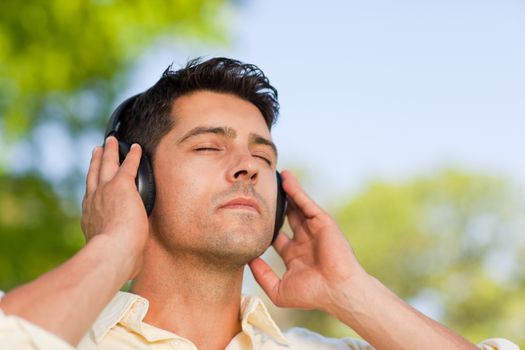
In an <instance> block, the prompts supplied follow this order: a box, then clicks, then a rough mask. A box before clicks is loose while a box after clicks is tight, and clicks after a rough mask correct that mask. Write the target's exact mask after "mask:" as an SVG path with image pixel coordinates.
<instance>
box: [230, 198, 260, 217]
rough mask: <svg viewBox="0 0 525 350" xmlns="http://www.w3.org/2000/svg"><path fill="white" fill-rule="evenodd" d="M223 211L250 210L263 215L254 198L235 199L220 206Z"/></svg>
mask: <svg viewBox="0 0 525 350" xmlns="http://www.w3.org/2000/svg"><path fill="white" fill-rule="evenodd" d="M220 208H221V209H239V210H248V211H253V212H256V213H259V214H260V213H261V210H260V207H259V204H258V203H257V201H256V200H255V199H253V198H249V197H237V198H233V199H231V200H229V201H227V202H226V203H224V204H223V205H221V206H220Z"/></svg>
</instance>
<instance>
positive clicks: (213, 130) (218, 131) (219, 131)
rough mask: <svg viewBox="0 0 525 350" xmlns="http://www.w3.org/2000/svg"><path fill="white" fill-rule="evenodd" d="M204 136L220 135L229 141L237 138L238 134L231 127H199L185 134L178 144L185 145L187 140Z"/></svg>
mask: <svg viewBox="0 0 525 350" xmlns="http://www.w3.org/2000/svg"><path fill="white" fill-rule="evenodd" d="M202 134H214V135H220V136H224V137H227V138H229V139H234V138H235V137H237V132H236V131H235V130H234V129H232V128H229V127H209V126H198V127H196V128H193V129H191V130H190V131H188V132H187V133H185V134H184V136H182V137H181V138H180V140H179V142H178V143H183V142H184V141H186V140H187V139H189V138H191V137H194V136H198V135H202Z"/></svg>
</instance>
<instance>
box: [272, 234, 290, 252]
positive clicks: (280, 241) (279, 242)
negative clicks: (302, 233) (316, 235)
mask: <svg viewBox="0 0 525 350" xmlns="http://www.w3.org/2000/svg"><path fill="white" fill-rule="evenodd" d="M290 241H291V239H290V237H288V236H287V235H286V234H285V233H284V232H279V234H278V235H277V237H275V240H274V241H273V249H275V251H276V252H277V254H279V255H280V256H281V257H282V256H283V252H284V249H285V248H286V246H287V245H288V243H290Z"/></svg>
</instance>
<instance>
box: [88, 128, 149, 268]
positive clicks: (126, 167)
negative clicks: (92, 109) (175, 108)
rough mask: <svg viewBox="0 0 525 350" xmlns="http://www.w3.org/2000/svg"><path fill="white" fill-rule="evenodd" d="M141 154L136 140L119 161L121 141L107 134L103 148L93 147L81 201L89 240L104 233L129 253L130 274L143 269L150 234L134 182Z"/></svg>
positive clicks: (114, 243)
mask: <svg viewBox="0 0 525 350" xmlns="http://www.w3.org/2000/svg"><path fill="white" fill-rule="evenodd" d="M141 155H142V150H141V147H140V146H139V145H138V144H133V145H132V146H131V150H130V151H129V153H128V154H127V156H126V158H125V160H124V161H123V162H122V165H120V164H119V154H118V141H117V139H116V138H115V137H113V136H110V137H108V138H107V140H106V144H105V147H104V148H102V147H100V146H99V147H96V148H95V149H94V151H93V155H92V158H91V163H90V165H89V170H88V174H87V178H86V193H85V195H84V199H83V201H82V219H81V227H82V231H83V232H84V236H85V237H86V241H87V242H89V241H90V240H91V239H93V238H94V237H96V236H99V235H105V236H107V238H106V239H107V241H109V242H111V243H112V245H113V246H115V247H116V249H118V251H119V252H120V253H122V254H129V257H130V258H131V259H132V260H134V263H133V264H132V265H133V266H132V269H131V275H130V276H129V278H133V277H134V276H135V275H136V274H137V272H138V271H139V269H140V264H141V256H142V251H143V249H144V245H145V242H146V239H147V237H148V216H147V214H146V209H145V207H144V204H143V202H142V199H141V197H140V194H139V192H138V190H137V186H136V184H135V177H136V175H137V169H138V166H139V164H140V158H141Z"/></svg>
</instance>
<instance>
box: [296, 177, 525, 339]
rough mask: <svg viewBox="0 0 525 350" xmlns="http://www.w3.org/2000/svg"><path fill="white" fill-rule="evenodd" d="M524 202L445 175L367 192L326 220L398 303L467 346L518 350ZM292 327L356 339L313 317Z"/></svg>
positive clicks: (494, 185) (523, 300) (501, 189)
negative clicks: (503, 344)
mask: <svg viewBox="0 0 525 350" xmlns="http://www.w3.org/2000/svg"><path fill="white" fill-rule="evenodd" d="M520 194H521V197H520ZM523 198H524V196H523V193H521V192H520V191H517V190H516V189H514V188H513V187H512V186H511V185H510V184H509V183H507V182H505V181H504V180H503V179H499V178H494V177H489V176H484V175H479V174H478V175H476V174H468V173H463V172H458V171H451V170H449V171H443V172H441V173H439V174H435V175H433V176H429V177H421V178H416V179H413V180H411V181H407V182H405V183H399V184H396V183H386V182H374V183H371V184H369V185H368V186H367V187H366V188H365V189H364V190H363V191H362V192H360V193H359V194H358V195H357V196H356V197H355V198H352V199H350V200H348V201H347V204H346V205H344V206H342V208H340V209H338V210H336V211H335V212H336V218H337V221H338V223H339V224H340V226H341V229H342V230H343V232H345V234H346V235H347V238H348V240H349V241H350V243H351V244H352V246H353V248H354V250H355V252H356V254H357V257H358V259H359V260H360V262H361V263H362V264H363V266H364V267H365V269H366V270H367V271H368V272H369V273H370V274H372V275H373V276H375V277H377V278H378V279H379V280H381V281H382V282H383V283H385V284H386V285H387V286H388V287H389V288H391V289H392V290H393V291H394V292H395V293H396V294H398V295H399V296H401V297H402V298H403V299H405V300H407V301H409V302H411V303H412V304H413V305H414V306H416V307H420V308H422V309H423V311H426V312H427V313H430V315H431V316H432V317H434V318H437V319H438V320H440V321H441V322H443V323H444V324H445V325H447V326H449V327H450V328H452V329H454V330H455V331H457V332H459V333H460V334H462V335H463V336H465V337H467V338H468V339H470V340H471V341H473V342H479V341H481V340H483V339H486V338H490V337H506V338H507V339H510V340H512V341H514V342H517V343H521V345H525V333H524V332H523V325H525V313H524V312H523V311H524V310H525V269H523V266H525V265H524V263H525V239H524V237H523V231H524V229H525V223H524V222H523V212H524V209H525V208H524V206H523V201H522V199H523ZM292 323H295V324H300V325H302V326H305V327H308V328H311V329H315V330H317V331H318V332H321V333H323V334H326V335H330V336H336V337H342V336H355V334H354V333H353V332H352V331H350V330H349V329H348V328H346V327H345V326H343V325H342V324H340V323H339V322H338V321H337V320H334V319H332V318H330V317H328V316H327V315H325V314H323V313H320V312H298V313H296V315H295V317H294V319H293V322H292Z"/></svg>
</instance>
